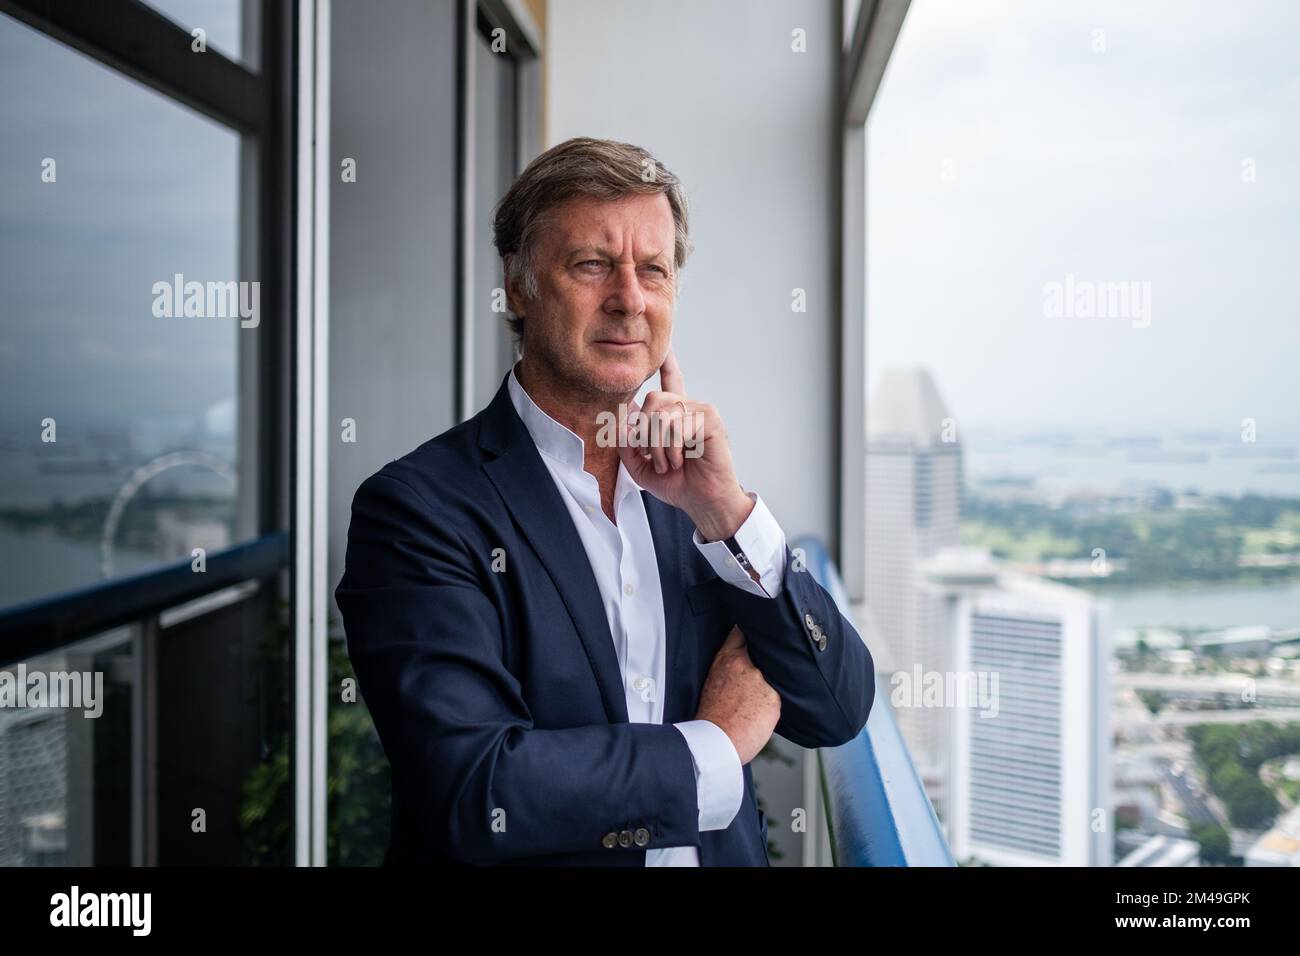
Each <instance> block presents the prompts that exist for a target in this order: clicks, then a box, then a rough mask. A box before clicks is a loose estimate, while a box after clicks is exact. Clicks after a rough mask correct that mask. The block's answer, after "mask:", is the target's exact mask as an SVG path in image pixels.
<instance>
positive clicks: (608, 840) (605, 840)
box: [600, 832, 618, 850]
mask: <svg viewBox="0 0 1300 956" xmlns="http://www.w3.org/2000/svg"><path fill="white" fill-rule="evenodd" d="M600 842H601V844H603V845H604V847H605V848H606V849H609V850H612V849H613V848H614V846H615V844H617V843H618V834H616V833H612V832H611V833H606V834H605V835H604V836H603V837H601V838H600Z"/></svg>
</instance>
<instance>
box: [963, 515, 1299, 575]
mask: <svg viewBox="0 0 1300 956" xmlns="http://www.w3.org/2000/svg"><path fill="white" fill-rule="evenodd" d="M1207 502H1208V506H1207V507H1205V508H1203V509H1197V510H1185V511H1184V510H1179V509H1177V508H1176V507H1174V502H1173V499H1172V497H1171V496H1163V497H1157V498H1156V499H1154V500H1152V501H1150V502H1148V503H1146V504H1145V505H1143V506H1142V508H1141V510H1138V511H1134V512H1126V513H1121V512H1118V511H1116V510H1114V509H1109V508H1108V507H1107V506H1095V505H1083V504H1071V505H1067V506H1065V507H1053V506H1051V505H1049V504H1046V503H1038V502H1026V501H1014V502H1003V501H993V500H987V499H981V498H978V497H976V496H973V495H972V496H970V497H968V498H967V499H966V502H965V507H964V512H963V516H962V518H963V520H962V541H963V543H965V544H968V545H973V546H979V547H985V548H988V549H989V550H990V552H991V553H992V554H993V555H995V556H997V557H1000V558H1003V559H1006V560H1011V561H1018V562H1027V563H1033V562H1039V561H1046V560H1049V559H1052V558H1074V559H1090V558H1091V557H1092V549H1093V548H1104V549H1105V551H1106V557H1107V559H1108V560H1110V561H1123V562H1125V563H1126V565H1127V567H1126V568H1125V570H1124V571H1122V572H1119V573H1116V574H1113V575H1111V576H1110V577H1106V578H1102V577H1098V578H1090V579H1089V582H1088V583H1089V586H1090V587H1104V586H1114V585H1153V584H1169V583H1189V582H1210V581H1219V582H1226V581H1271V580H1279V579H1283V578H1287V577H1294V576H1296V575H1297V574H1300V567H1294V566H1293V567H1271V568H1262V567H1245V568H1243V567H1240V566H1239V565H1238V564H1237V559H1238V558H1239V557H1241V556H1242V555H1244V554H1258V553H1285V552H1287V551H1288V550H1291V551H1293V550H1295V547H1294V545H1295V543H1296V542H1298V541H1300V532H1298V531H1297V528H1300V501H1298V500H1296V499H1289V498H1272V497H1261V496H1258V495H1243V496H1241V497H1238V498H1232V497H1228V496H1219V497H1215V498H1210V499H1207Z"/></svg>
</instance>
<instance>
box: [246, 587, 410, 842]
mask: <svg viewBox="0 0 1300 956" xmlns="http://www.w3.org/2000/svg"><path fill="white" fill-rule="evenodd" d="M288 637H289V635H288V611H287V608H286V607H284V606H283V604H282V606H281V608H280V615H279V621H278V623H277V625H276V627H275V628H273V629H271V631H270V632H269V633H268V635H267V638H266V640H265V641H264V644H263V659H264V662H265V664H266V666H267V668H268V671H269V672H270V673H271V674H272V675H275V677H276V678H278V680H277V683H278V686H279V693H278V695H277V698H278V699H279V700H280V704H281V706H282V707H283V708H284V709H285V712H286V713H287V711H288V702H289V698H288V679H287V663H288ZM347 679H352V680H354V681H355V675H354V674H353V673H352V664H351V662H350V661H349V660H348V655H347V649H346V647H345V646H344V644H343V643H342V642H339V641H330V644H329V684H328V686H329V688H330V695H329V698H328V704H327V718H326V723H327V725H328V737H327V743H326V750H327V754H328V768H327V771H326V780H325V787H326V819H327V824H326V838H325V839H326V856H327V859H328V862H329V864H330V865H331V866H378V865H380V864H382V863H383V860H384V855H385V853H386V852H387V850H388V839H389V827H390V823H391V821H390V811H391V806H392V791H391V785H390V779H389V768H388V760H387V757H386V756H385V755H384V750H383V747H382V746H381V744H380V742H379V737H378V735H377V734H376V733H375V729H374V724H373V722H372V721H371V719H370V714H369V712H368V711H367V710H366V707H365V704H364V702H362V701H361V699H360V696H359V695H357V699H356V701H355V702H345V701H343V700H342V694H341V692H340V689H341V688H342V687H343V682H344V680H347ZM291 753H292V748H291V745H290V739H289V734H288V732H287V730H286V731H284V732H281V733H280V734H279V735H278V737H277V738H276V740H275V744H274V745H273V746H272V747H271V748H270V749H269V752H268V753H267V754H266V755H265V757H264V759H263V761H262V762H261V763H260V764H258V765H257V766H256V767H254V768H253V770H252V772H251V773H249V775H248V777H247V778H246V780H245V781H244V789H243V800H242V804H241V808H240V825H241V831H242V835H243V860H244V863H245V864H247V865H268V864H271V865H276V864H279V865H287V864H289V863H290V862H292V847H293V828H292V819H293V781H292V774H291V772H290V767H291V760H290V758H291Z"/></svg>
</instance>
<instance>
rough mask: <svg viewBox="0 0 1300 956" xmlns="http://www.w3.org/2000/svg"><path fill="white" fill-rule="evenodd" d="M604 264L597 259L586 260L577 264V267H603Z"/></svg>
mask: <svg viewBox="0 0 1300 956" xmlns="http://www.w3.org/2000/svg"><path fill="white" fill-rule="evenodd" d="M604 264H605V263H603V262H601V261H600V260H599V259H586V260H584V261H582V262H579V263H578V265H579V266H603V265H604Z"/></svg>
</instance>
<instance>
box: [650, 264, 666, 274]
mask: <svg viewBox="0 0 1300 956" xmlns="http://www.w3.org/2000/svg"><path fill="white" fill-rule="evenodd" d="M647 268H650V269H655V270H657V271H658V272H659V274H660V275H665V276H666V275H668V270H667V269H665V268H664V267H663V266H648V267H647Z"/></svg>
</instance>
